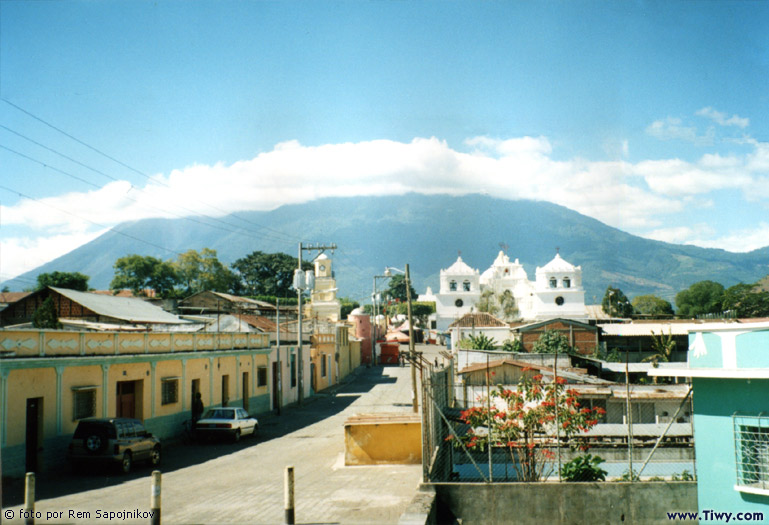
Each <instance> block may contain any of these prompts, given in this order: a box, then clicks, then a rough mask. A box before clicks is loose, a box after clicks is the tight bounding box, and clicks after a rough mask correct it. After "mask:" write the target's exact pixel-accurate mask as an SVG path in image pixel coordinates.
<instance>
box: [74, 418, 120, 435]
mask: <svg viewBox="0 0 769 525" xmlns="http://www.w3.org/2000/svg"><path fill="white" fill-rule="evenodd" d="M91 434H104V435H106V436H108V437H110V438H112V439H114V438H115V437H116V436H117V434H116V432H115V426H114V425H112V424H111V423H109V422H108V421H81V422H80V423H79V424H78V425H77V428H76V429H75V435H74V437H75V439H85V438H87V437H88V436H90V435H91Z"/></svg>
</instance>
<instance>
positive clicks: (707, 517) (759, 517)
mask: <svg viewBox="0 0 769 525" xmlns="http://www.w3.org/2000/svg"><path fill="white" fill-rule="evenodd" d="M668 519H669V520H687V521H722V522H724V523H729V522H730V521H758V522H761V521H764V513H763V512H717V511H715V510H703V511H702V512H668Z"/></svg>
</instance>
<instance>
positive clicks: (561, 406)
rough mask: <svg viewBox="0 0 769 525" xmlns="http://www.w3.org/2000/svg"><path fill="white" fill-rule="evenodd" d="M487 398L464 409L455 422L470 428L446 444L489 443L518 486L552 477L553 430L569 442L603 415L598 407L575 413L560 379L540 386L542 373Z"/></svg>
mask: <svg viewBox="0 0 769 525" xmlns="http://www.w3.org/2000/svg"><path fill="white" fill-rule="evenodd" d="M490 397H491V399H489V400H486V399H480V400H479V404H478V405H477V406H474V407H471V408H469V409H467V410H464V411H463V412H462V413H461V415H460V417H461V419H462V421H463V422H464V423H466V424H467V425H468V426H469V429H468V430H467V431H466V433H465V434H464V435H461V436H449V438H448V439H449V440H451V441H454V443H455V445H457V446H463V447H466V448H468V449H474V448H478V449H481V450H482V449H483V448H484V446H485V444H486V443H488V442H489V441H491V443H492V444H493V445H496V446H501V447H506V448H507V449H508V451H509V453H510V455H511V457H512V459H513V461H512V464H513V468H514V469H515V471H516V479H517V480H518V481H526V482H534V481H540V480H541V479H542V478H545V477H547V476H548V475H549V473H550V472H552V470H553V459H555V453H554V452H553V451H552V450H551V448H550V447H551V445H552V443H551V441H550V438H549V437H548V436H552V435H553V433H554V432H555V429H556V428H558V430H559V432H560V435H561V437H564V438H567V439H568V438H569V437H570V436H573V435H578V434H581V433H584V432H587V431H588V430H590V428H592V427H593V426H594V425H596V424H597V423H598V418H599V417H600V416H601V415H603V414H605V410H603V409H601V408H597V409H595V410H591V409H590V408H579V407H580V404H579V394H578V392H577V391H576V390H572V389H566V385H565V380H563V378H559V380H558V381H556V382H554V383H544V382H543V381H542V374H535V375H528V374H526V375H524V376H523V377H522V378H521V381H520V382H519V383H518V386H517V388H516V389H515V390H510V389H506V388H504V387H501V386H500V387H498V388H497V389H496V390H493V391H492V392H491V393H490Z"/></svg>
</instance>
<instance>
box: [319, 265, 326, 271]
mask: <svg viewBox="0 0 769 525" xmlns="http://www.w3.org/2000/svg"><path fill="white" fill-rule="evenodd" d="M320 271H321V272H325V271H326V265H325V264H321V265H320Z"/></svg>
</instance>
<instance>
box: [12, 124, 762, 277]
mask: <svg viewBox="0 0 769 525" xmlns="http://www.w3.org/2000/svg"><path fill="white" fill-rule="evenodd" d="M663 127H664V126H663ZM668 129H669V127H668ZM465 145H466V147H467V148H468V150H467V151H459V150H456V149H453V148H451V147H450V146H449V145H448V144H447V143H446V142H445V141H442V140H439V139H437V138H415V139H413V140H412V141H410V142H408V143H404V142H396V141H392V140H373V141H367V142H359V143H343V144H326V145H320V146H303V145H302V144H300V143H299V142H297V141H290V142H284V143H280V144H277V145H276V146H275V148H274V149H273V150H272V151H268V152H265V153H262V154H259V155H258V156H256V157H255V158H253V159H250V160H244V161H240V162H236V163H234V164H232V165H224V164H215V165H210V166H209V165H193V166H188V167H186V168H183V169H178V170H174V171H172V172H171V173H169V174H167V175H158V176H156V177H153V179H152V181H151V182H149V183H148V184H147V185H146V186H145V187H143V188H136V187H133V186H131V185H130V184H129V183H128V182H124V181H121V182H112V183H110V184H108V185H106V186H104V187H103V188H100V189H98V190H94V191H90V192H82V193H68V194H65V195H60V196H57V197H52V198H46V199H42V200H41V201H40V202H35V201H21V202H19V203H18V204H16V205H14V206H3V207H2V209H1V210H0V214H2V218H3V224H4V225H10V226H13V225H23V226H26V227H27V228H33V229H37V230H39V232H40V233H39V238H38V239H34V240H29V241H25V240H23V239H21V238H15V239H8V240H6V241H4V246H3V253H2V261H1V262H2V271H3V274H4V275H6V276H7V275H8V274H9V273H10V272H12V271H14V272H15V271H18V272H22V271H26V270H29V269H32V268H34V267H36V266H38V265H39V264H40V263H42V262H46V261H48V260H51V259H52V258H54V257H56V256H58V255H61V254H63V253H66V252H67V251H70V250H72V249H74V248H75V247H77V246H79V245H80V244H82V243H84V242H87V241H89V240H90V239H91V238H93V237H94V236H95V235H96V233H95V231H96V230H103V229H104V228H107V227H110V226H114V225H116V224H118V223H120V222H123V221H126V220H137V219H142V218H148V217H180V216H189V215H200V214H205V215H210V216H222V215H225V214H227V213H232V212H236V211H242V210H269V209H274V208H276V207H278V206H281V205H284V204H292V203H301V202H307V201H310V200H313V199H317V198H321V197H329V196H355V195H361V196H365V195H399V194H404V193H406V192H418V193H425V194H437V193H447V194H455V195H461V194H467V193H486V194H489V195H494V196H496V197H499V198H506V199H534V200H544V201H549V202H554V203H556V204H560V205H563V206H566V207H568V208H571V209H573V210H576V211H578V212H580V213H583V214H585V215H588V216H590V217H593V218H596V219H598V220H600V221H602V222H605V223H607V224H609V225H611V226H614V227H617V228H621V229H625V230H628V231H634V232H647V231H651V233H649V234H647V236H649V237H652V238H658V239H661V240H670V241H676V242H694V241H692V239H693V238H696V239H700V240H698V241H696V242H697V243H698V244H700V245H705V244H706V243H707V244H708V245H712V244H714V243H717V242H723V243H725V244H724V245H722V247H726V246H727V245H728V246H737V245H738V244H739V243H738V239H736V238H734V239H732V238H731V237H723V238H722V239H719V240H717V241H708V240H707V239H708V238H710V237H712V233H708V232H705V231H704V230H702V229H691V227H690V229H688V230H687V229H684V227H683V226H679V225H671V224H670V221H669V218H670V217H672V216H674V215H675V214H681V213H682V212H684V211H686V210H688V209H693V208H703V207H705V206H707V205H708V203H711V204H712V203H713V200H712V199H711V198H710V197H711V196H712V195H711V193H712V192H713V193H715V192H718V191H719V190H724V189H730V188H733V189H742V190H743V191H745V192H746V193H749V194H750V195H752V196H753V198H756V199H758V198H769V171H767V169H766V168H769V144H766V143H759V142H757V141H753V142H750V143H749V145H750V146H752V151H751V152H749V153H748V154H746V155H743V156H734V155H729V156H721V155H718V154H707V155H703V156H702V157H701V158H700V159H699V160H698V161H695V162H686V161H683V160H679V159H659V160H646V161H642V162H638V163H631V162H628V161H627V160H623V159H624V157H625V156H626V152H627V151H628V150H629V144H628V143H627V141H626V140H623V141H617V142H615V145H618V146H619V152H621V154H622V156H621V157H617V156H612V157H611V158H614V159H616V160H612V161H602V162H596V161H589V160H585V159H579V158H574V159H569V160H555V159H554V158H552V153H553V145H552V144H551V143H550V141H549V140H548V139H547V138H546V137H519V138H514V139H506V140H503V139H494V138H490V137H485V136H484V137H473V138H469V139H468V140H467V141H465ZM615 151H616V150H615ZM764 173H766V176H763V174H764ZM679 220H680V222H681V223H683V224H686V222H685V219H679ZM751 238H752V237H751ZM751 242H752V241H751ZM756 242H760V243H765V241H763V240H762V241H758V240H756ZM748 244H749V243H748V241H745V242H744V243H743V244H741V245H740V246H743V248H741V249H744V246H746V245H748Z"/></svg>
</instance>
